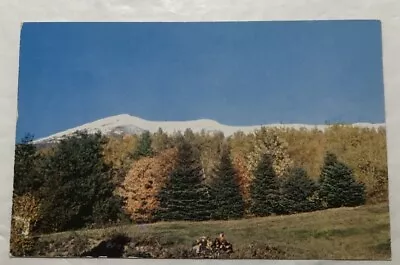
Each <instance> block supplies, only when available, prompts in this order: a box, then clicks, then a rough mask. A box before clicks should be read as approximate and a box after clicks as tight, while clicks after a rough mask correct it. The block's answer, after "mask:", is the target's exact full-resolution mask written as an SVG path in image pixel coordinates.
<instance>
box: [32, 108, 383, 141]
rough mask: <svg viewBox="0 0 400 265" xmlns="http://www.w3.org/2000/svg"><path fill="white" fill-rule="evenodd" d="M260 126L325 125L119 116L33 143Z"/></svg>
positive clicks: (229, 130) (229, 132) (227, 131)
mask: <svg viewBox="0 0 400 265" xmlns="http://www.w3.org/2000/svg"><path fill="white" fill-rule="evenodd" d="M261 126H265V127H281V128H295V129H300V128H305V129H319V130H324V129H325V128H326V127H327V126H328V125H307V124H267V125H261V124H260V125H255V126H228V125H223V124H220V123H218V122H216V121H214V120H209V119H201V120H193V121H148V120H144V119H141V118H138V117H134V116H130V115H128V114H122V115H117V116H111V117H108V118H104V119H100V120H97V121H94V122H91V123H87V124H83V125H81V126H78V127H75V128H71V129H69V130H66V131H63V132H59V133H56V134H53V135H50V136H48V137H45V138H42V139H38V140H36V141H35V143H42V142H53V141H57V140H58V139H60V138H62V137H63V136H67V135H70V134H72V133H74V132H75V131H79V130H87V131H88V133H95V132H97V131H100V132H101V133H102V134H107V135H108V134H117V135H123V134H140V133H142V132H143V131H145V130H148V131H150V132H156V131H157V130H158V129H159V128H161V129H162V130H163V131H164V132H166V133H173V132H175V131H182V132H183V131H184V130H185V129H187V128H190V129H192V131H193V132H200V131H202V130H205V131H208V132H212V131H221V132H223V133H224V134H225V136H229V135H232V134H233V133H235V132H237V131H242V132H244V133H248V132H252V131H254V130H255V129H259V128H260V127H261ZM353 126H358V127H369V128H378V127H382V126H385V124H371V123H356V124H353Z"/></svg>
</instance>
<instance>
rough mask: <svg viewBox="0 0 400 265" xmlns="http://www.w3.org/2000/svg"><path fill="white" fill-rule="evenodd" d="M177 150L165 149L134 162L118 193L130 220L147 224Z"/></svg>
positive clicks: (174, 160) (155, 207)
mask: <svg viewBox="0 0 400 265" xmlns="http://www.w3.org/2000/svg"><path fill="white" fill-rule="evenodd" d="M176 156H177V150H176V149H175V148H170V149H167V150H165V151H163V152H161V153H160V154H158V155H156V156H153V157H143V158H141V159H139V160H137V161H135V162H134V164H133V167H132V168H131V170H130V171H129V172H128V174H127V175H126V177H125V179H124V181H123V182H122V185H121V187H120V188H119V189H118V193H119V194H120V195H122V196H123V197H125V198H126V200H125V205H124V210H125V212H126V213H127V214H128V215H129V216H130V218H131V220H133V221H136V222H148V221H151V219H152V214H153V213H154V210H156V209H157V207H158V204H159V202H158V200H157V194H158V193H159V191H160V189H161V188H162V187H163V185H164V184H165V182H166V180H167V177H168V175H169V174H170V173H171V171H172V170H173V169H174V167H175V163H176Z"/></svg>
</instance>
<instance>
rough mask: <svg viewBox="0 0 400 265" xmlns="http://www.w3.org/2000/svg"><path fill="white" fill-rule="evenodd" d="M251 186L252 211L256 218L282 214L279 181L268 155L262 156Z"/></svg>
mask: <svg viewBox="0 0 400 265" xmlns="http://www.w3.org/2000/svg"><path fill="white" fill-rule="evenodd" d="M259 161H260V162H259V163H258V165H257V167H256V169H255V171H254V180H253V182H252V183H251V186H250V196H251V206H250V211H251V213H252V214H254V215H256V216H267V215H271V214H273V213H280V212H281V210H282V209H281V205H280V203H281V196H280V191H279V181H278V178H277V176H276V174H275V172H274V169H273V166H272V159H271V157H270V156H269V155H268V154H262V156H261V159H260V160H259Z"/></svg>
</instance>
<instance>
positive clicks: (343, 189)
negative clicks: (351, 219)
mask: <svg viewBox="0 0 400 265" xmlns="http://www.w3.org/2000/svg"><path fill="white" fill-rule="evenodd" d="M320 178H321V184H320V198H321V199H322V201H323V203H324V206H326V207H327V208H337V207H342V206H347V207H351V206H358V205H362V204H364V203H365V187H364V184H362V183H358V182H357V181H356V180H355V179H354V175H353V171H352V170H351V168H349V167H348V166H347V165H345V164H344V163H342V162H340V161H338V160H337V158H336V156H335V155H333V154H329V153H328V154H327V155H326V157H325V162H324V167H323V169H322V172H321V177H320Z"/></svg>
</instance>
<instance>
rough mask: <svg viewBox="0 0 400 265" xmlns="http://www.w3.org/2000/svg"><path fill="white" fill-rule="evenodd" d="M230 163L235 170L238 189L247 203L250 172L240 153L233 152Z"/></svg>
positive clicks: (250, 178) (250, 179)
mask: <svg viewBox="0 0 400 265" xmlns="http://www.w3.org/2000/svg"><path fill="white" fill-rule="evenodd" d="M232 163H233V166H234V168H235V170H236V172H237V176H238V183H239V187H240V191H241V193H242V196H243V199H244V201H245V203H246V205H247V204H248V202H249V200H250V185H251V181H252V174H251V172H250V171H249V169H248V167H247V161H246V159H245V157H244V156H243V155H242V154H240V153H238V154H234V155H233V161H232Z"/></svg>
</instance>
